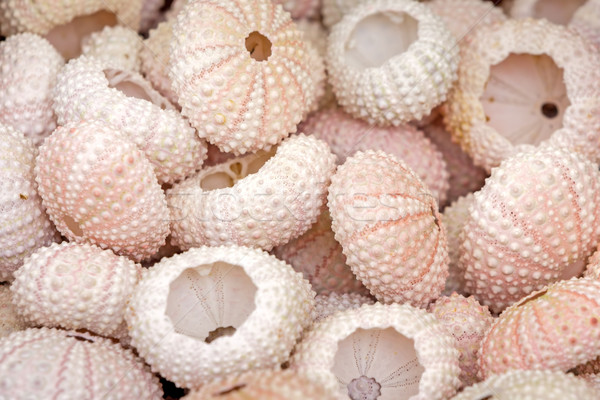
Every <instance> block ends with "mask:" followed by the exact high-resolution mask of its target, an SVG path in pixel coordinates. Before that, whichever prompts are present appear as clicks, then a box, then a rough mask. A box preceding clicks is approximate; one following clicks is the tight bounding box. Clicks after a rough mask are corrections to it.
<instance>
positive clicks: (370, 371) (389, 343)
mask: <svg viewBox="0 0 600 400" xmlns="http://www.w3.org/2000/svg"><path fill="white" fill-rule="evenodd" d="M331 372H332V373H333V374H334V375H335V376H336V377H337V379H338V381H339V383H340V392H341V393H343V394H345V395H349V396H350V397H352V396H351V395H350V391H351V390H353V391H355V392H353V394H356V395H358V393H357V392H356V389H357V387H356V383H357V381H356V379H357V378H359V379H360V378H361V377H363V376H364V377H366V378H372V379H374V381H375V382H376V383H377V385H379V388H378V390H380V392H381V393H380V394H377V393H376V392H375V391H373V392H372V393H371V394H376V395H377V397H372V398H373V399H377V400H406V399H409V398H410V397H411V396H414V395H416V394H418V393H419V382H420V381H421V376H422V375H423V373H424V372H425V369H424V368H423V366H422V365H421V363H420V362H419V359H418V355H417V351H416V349H415V343H414V341H413V340H412V339H410V338H408V337H406V336H404V335H402V334H401V333H399V332H398V331H396V330H395V329H394V328H385V329H377V328H375V329H362V328H359V329H357V330H356V331H354V332H353V333H352V334H350V335H349V336H347V337H346V338H344V339H342V340H340V341H339V342H338V345H337V351H336V353H335V357H334V363H333V367H332V369H331ZM363 381H364V382H366V380H365V379H363ZM353 382H354V384H352V383H353ZM362 386H365V385H362ZM367 386H368V385H367ZM373 389H375V387H373Z"/></svg>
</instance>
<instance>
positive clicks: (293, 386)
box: [182, 370, 337, 400]
mask: <svg viewBox="0 0 600 400" xmlns="http://www.w3.org/2000/svg"><path fill="white" fill-rule="evenodd" d="M210 399H215V400H307V399H308V400H317V399H318V400H337V398H336V397H335V396H334V395H333V394H331V393H329V392H327V391H326V390H325V389H324V388H322V387H321V386H319V385H317V384H315V383H313V382H311V381H309V380H308V379H307V378H306V377H304V376H302V375H300V374H297V373H295V372H293V371H290V370H286V371H275V370H255V371H249V372H246V373H244V374H242V375H240V376H239V377H238V376H233V377H228V378H227V379H225V380H224V381H219V382H216V383H209V384H207V385H204V386H202V388H200V390H198V391H195V392H191V393H190V394H188V395H187V396H185V397H184V398H183V399H182V400H210Z"/></svg>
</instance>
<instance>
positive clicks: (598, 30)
mask: <svg viewBox="0 0 600 400" xmlns="http://www.w3.org/2000/svg"><path fill="white" fill-rule="evenodd" d="M599 15H600V1H598V0H588V1H586V3H585V4H583V5H582V6H581V7H579V8H578V9H577V11H575V13H574V14H573V18H571V21H570V22H569V28H571V29H573V30H574V31H575V32H577V33H579V34H580V35H581V36H583V37H584V38H586V39H587V40H589V41H590V42H591V43H594V44H595V45H596V46H600V19H599V18H598V16H599Z"/></svg>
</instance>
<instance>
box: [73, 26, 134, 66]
mask: <svg viewBox="0 0 600 400" xmlns="http://www.w3.org/2000/svg"><path fill="white" fill-rule="evenodd" d="M143 43H144V42H143V39H142V37H141V36H140V35H138V34H137V32H136V31H133V30H131V29H129V28H126V27H124V26H107V27H105V28H104V29H103V30H102V31H100V32H94V33H92V34H91V35H89V36H87V37H85V38H84V39H83V41H82V45H81V47H82V55H84V56H87V57H95V58H97V59H99V60H100V61H101V62H102V63H103V64H104V65H107V66H110V67H111V68H114V69H122V70H127V71H134V72H139V71H140V68H141V60H140V56H139V54H140V52H141V51H142V48H143Z"/></svg>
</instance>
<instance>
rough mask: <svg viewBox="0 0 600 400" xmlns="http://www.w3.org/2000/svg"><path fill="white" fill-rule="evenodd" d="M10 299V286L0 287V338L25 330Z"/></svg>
mask: <svg viewBox="0 0 600 400" xmlns="http://www.w3.org/2000/svg"><path fill="white" fill-rule="evenodd" d="M12 297H13V296H12V293H11V291H10V286H8V285H0V338H3V337H4V336H8V335H10V334H11V333H13V332H16V331H22V330H24V329H26V328H27V324H26V323H25V321H23V318H21V317H20V316H19V314H18V313H17V309H16V308H15V306H14V305H13V303H12Z"/></svg>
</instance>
